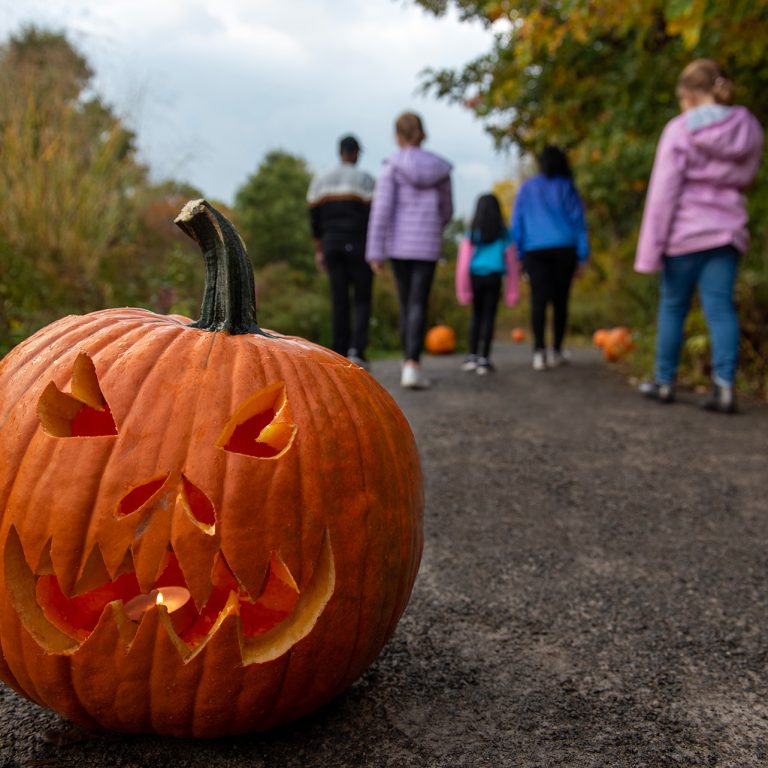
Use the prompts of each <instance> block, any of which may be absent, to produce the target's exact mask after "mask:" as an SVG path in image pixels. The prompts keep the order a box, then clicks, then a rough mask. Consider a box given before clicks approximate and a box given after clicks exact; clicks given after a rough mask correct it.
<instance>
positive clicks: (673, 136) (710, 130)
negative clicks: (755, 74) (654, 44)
mask: <svg viewBox="0 0 768 768" xmlns="http://www.w3.org/2000/svg"><path fill="white" fill-rule="evenodd" d="M732 93H733V84H732V83H731V81H730V80H728V79H727V78H726V76H725V75H724V74H723V72H722V70H720V68H719V67H718V65H717V64H716V63H715V62H714V61H712V60H710V59H697V60H695V61H693V62H691V64H689V65H688V66H687V67H686V68H685V69H684V70H683V72H682V74H681V75H680V78H679V79H678V85H677V97H678V99H679V101H680V108H681V112H682V113H681V114H680V115H678V116H677V117H675V118H673V119H672V120H670V121H669V123H667V125H666V127H665V128H664V131H663V133H662V135H661V139H660V140H659V145H658V147H657V149H656V158H655V160H654V164H653V171H652V173H651V180H650V183H649V187H648V195H647V198H646V202H645V211H644V212H643V220H642V223H641V226H640V237H639V241H638V245H637V255H636V259H635V270H636V271H638V272H658V271H661V296H660V301H659V310H658V320H657V324H658V327H657V336H656V362H655V371H654V380H653V381H651V382H645V383H644V384H642V385H641V387H640V390H641V392H642V393H643V394H644V395H645V396H647V397H650V398H653V399H655V400H658V401H659V402H663V403H669V402H672V401H673V400H674V398H675V376H676V373H677V366H678V359H679V356H680V349H681V346H682V341H683V328H684V325H685V318H686V315H687V314H688V310H689V308H690V304H691V299H692V298H693V294H694V291H695V290H696V288H697V287H698V289H699V295H700V297H701V303H702V307H703V309H704V313H705V315H706V318H707V325H708V327H709V332H710V336H711V341H712V369H713V390H712V394H711V396H710V397H709V398H708V399H707V400H706V402H705V403H704V407H705V408H707V409H709V410H715V411H720V412H723V413H733V412H734V411H735V410H736V404H735V400H734V396H733V381H734V377H735V374H736V364H737V358H738V350H739V321H738V317H737V315H736V308H735V306H734V303H733V288H734V284H735V280H736V272H737V269H738V263H739V257H740V255H741V254H742V253H744V251H745V250H746V247H747V243H748V234H747V212H746V201H745V198H744V190H745V189H746V188H747V187H748V186H749V184H750V183H751V182H752V180H753V179H754V177H755V175H756V173H757V170H758V167H759V165H760V158H761V154H762V146H763V131H762V129H761V127H760V124H759V123H758V121H757V119H756V118H755V117H754V116H753V115H752V114H751V113H750V112H749V111H748V110H747V109H745V108H744V107H738V106H731V98H732Z"/></svg>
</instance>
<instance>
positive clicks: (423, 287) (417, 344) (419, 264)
mask: <svg viewBox="0 0 768 768" xmlns="http://www.w3.org/2000/svg"><path fill="white" fill-rule="evenodd" d="M391 262H392V271H393V272H394V273H395V282H396V283H397V298H398V300H399V302H400V343H401V344H402V347H403V354H404V355H405V359H406V360H416V361H418V360H419V359H420V357H421V350H422V347H423V345H424V331H425V330H426V325H427V304H428V303H429V291H430V289H431V288H432V278H433V277H434V276H435V262H434V261H419V260H417V259H391Z"/></svg>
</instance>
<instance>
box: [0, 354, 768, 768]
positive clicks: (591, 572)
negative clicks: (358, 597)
mask: <svg viewBox="0 0 768 768" xmlns="http://www.w3.org/2000/svg"><path fill="white" fill-rule="evenodd" d="M529 358H530V352H529V350H527V349H526V348H523V347H522V346H514V345H512V344H498V345H497V346H496V350H495V362H496V365H497V371H496V373H495V374H493V375H490V376H487V377H479V376H476V375H475V374H472V373H463V372H460V371H459V364H460V362H461V361H460V358H458V357H456V356H448V357H441V358H428V359H427V360H426V361H425V366H426V368H427V370H428V371H429V372H430V374H431V375H432V376H433V379H434V386H433V387H432V388H431V389H430V390H427V391H421V392H415V391H403V390H400V388H399V385H398V382H399V366H398V363H397V361H382V362H377V363H375V364H374V371H373V372H374V375H375V376H376V377H377V378H378V379H379V380H380V381H381V382H382V383H383V384H384V385H385V386H386V387H387V388H388V389H390V391H391V392H392V393H393V394H394V396H395V397H396V399H397V400H398V402H399V403H400V405H401V407H402V408H403V410H404V411H405V413H406V415H407V416H408V418H409V420H410V422H411V425H412V427H413V430H414V433H415V434H416V438H417V442H418V444H419V449H420V452H421V456H422V462H423V466H424V471H425V481H426V512H425V542H426V543H425V551H424V558H423V562H422V566H421V571H420V573H419V577H418V579H417V582H416V586H415V588H414V592H413V596H412V599H411V602H410V604H409V606H408V608H407V610H406V612H405V614H404V616H403V618H402V620H401V622H400V625H399V626H398V629H397V631H396V633H395V635H394V636H393V638H392V639H391V641H390V642H389V644H388V645H387V647H386V648H385V649H384V651H383V653H382V654H381V656H380V657H379V659H378V660H377V662H376V663H375V664H374V665H373V666H372V667H371V668H370V669H369V671H368V672H367V673H366V674H365V675H364V676H363V677H362V678H361V679H360V680H359V681H358V682H357V683H356V684H355V685H354V686H353V687H352V688H351V689H350V690H349V691H347V692H346V693H345V694H343V695H342V696H341V697H339V698H338V699H336V700H335V701H334V702H333V703H331V704H330V705H328V706H326V707H325V708H324V709H322V710H321V711H319V712H317V713H315V714H314V715H312V716H310V717H308V718H305V719H304V720H302V721H299V722H297V723H294V724H291V725H289V726H286V727H283V728H281V729H279V730H277V731H274V732H271V733H268V734H256V735H249V736H243V737H238V738H233V739H221V740H212V741H186V740H181V741H180V740H175V739H168V738H160V737H155V736H124V735H119V734H90V733H84V732H83V731H81V730H80V729H77V728H73V727H71V726H69V725H68V724H67V723H66V722H64V721H62V720H61V719H60V718H59V717H58V716H57V715H55V714H53V713H50V712H47V711H45V710H42V709H40V708H39V707H37V706H36V705H34V704H31V703H29V702H27V701H25V700H23V699H21V698H20V697H18V696H17V695H16V694H14V693H13V692H11V691H10V690H9V689H7V688H3V687H2V686H0V768H11V767H12V766H13V767H14V768H15V767H16V766H45V767H46V768H57V767H61V768H64V767H67V768H68V767H69V766H72V767H74V766H77V767H78V768H81V767H83V768H90V767H91V766H94V767H98V768H111V767H112V766H125V767H126V768H128V767H130V768H134V767H136V768H139V767H141V768H154V767H155V766H157V767H158V768H160V767H161V766H162V767H165V766H174V767H176V766H179V767H187V766H188V767H189V768H198V766H200V767H201V768H203V767H205V768H219V766H228V767H229V768H233V767H235V768H237V767H238V766H248V767H249V768H261V767H262V766H263V767H264V768H267V767H269V768H274V767H275V766H288V767H293V766H296V767H299V766H300V767H301V768H314V766H317V767H318V768H319V767H320V766H322V767H323V768H334V767H335V766H363V767H366V766H371V767H373V766H376V767H379V766H393V767H394V766H397V767H398V768H400V767H402V768H407V767H411V766H413V768H417V767H418V768H425V767H428V766H441V767H442V766H467V767H472V768H474V767H475V766H515V767H517V766H519V767H520V768H534V767H536V768H553V767H554V766H568V767H569V768H581V767H582V766H584V767H587V766H589V767H590V768H598V766H601V767H602V768H616V767H619V768H623V767H624V766H627V767H630V766H631V767H632V768H640V766H647V767H648V768H664V767H666V766H686V767H691V768H692V767H694V766H695V767H698V766H733V767H734V768H736V767H737V766H738V768H746V767H748V766H766V765H768V668H767V667H768V633H767V632H766V624H767V621H768V611H767V610H766V608H767V607H768V599H767V597H766V595H768V568H767V567H766V549H767V545H768V501H767V498H768V493H766V486H767V482H768V406H766V405H762V404H758V403H742V413H740V414H738V415H736V416H723V415H719V414H711V413H706V412H703V411H702V410H700V409H699V408H698V405H697V402H696V400H697V398H696V397H695V396H694V395H692V394H686V393H683V394H682V396H681V398H680V402H679V403H677V404H675V405H659V404H656V403H653V402H649V401H645V400H642V399H641V398H640V397H639V396H638V395H637V394H636V393H635V392H634V391H633V390H632V388H631V387H630V386H628V384H627V383H626V381H625V380H624V378H623V377H622V376H621V375H620V373H619V372H618V371H617V370H615V369H612V368H610V367H608V366H606V365H605V364H603V363H602V362H601V361H600V360H599V359H598V357H597V355H596V354H595V353H594V352H593V351H592V350H577V351H576V353H575V355H574V359H573V361H572V364H571V365H569V366H567V367H562V368H559V369H556V370H550V371H546V372H534V371H532V370H531V367H530V359H529Z"/></svg>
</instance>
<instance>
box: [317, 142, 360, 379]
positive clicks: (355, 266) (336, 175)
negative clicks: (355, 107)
mask: <svg viewBox="0 0 768 768" xmlns="http://www.w3.org/2000/svg"><path fill="white" fill-rule="evenodd" d="M360 152H361V148H360V144H359V142H358V141H357V139H356V138H355V137H354V136H344V138H342V139H341V141H340V142H339V155H340V157H341V163H340V164H339V165H338V166H337V167H336V168H334V169H333V170H331V171H328V172H326V173H322V174H318V175H317V176H315V177H314V178H313V179H312V183H311V184H310V185H309V190H308V192H307V203H308V204H309V217H310V223H311V226H312V237H313V239H314V243H315V263H316V264H317V267H318V269H320V270H322V271H325V272H327V273H328V279H329V282H330V287H331V303H332V318H331V329H332V330H331V335H332V343H331V348H332V349H333V350H334V352H338V353H339V354H341V355H344V356H346V357H347V358H348V359H349V360H351V361H352V362H354V363H356V364H358V365H361V366H363V367H365V368H367V361H366V358H365V348H366V346H367V344H368V324H369V321H370V318H371V304H372V293H373V272H372V271H371V268H370V267H369V266H368V264H367V263H366V261H365V238H366V232H367V229H368V215H369V213H370V210H371V197H372V195H373V187H374V179H373V176H371V175H370V174H368V173H366V172H365V171H361V170H360V169H359V168H357V167H356V164H357V161H358V158H359V156H360ZM351 293H354V323H352V322H351V315H352V312H351V300H350V294H351Z"/></svg>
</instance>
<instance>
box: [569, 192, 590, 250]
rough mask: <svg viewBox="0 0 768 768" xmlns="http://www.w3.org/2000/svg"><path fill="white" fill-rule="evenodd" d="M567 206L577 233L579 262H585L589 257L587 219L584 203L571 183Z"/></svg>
mask: <svg viewBox="0 0 768 768" xmlns="http://www.w3.org/2000/svg"><path fill="white" fill-rule="evenodd" d="M566 207H567V214H568V218H569V220H570V222H571V226H572V227H573V231H574V233H575V235H576V255H577V256H578V258H579V262H580V263H581V264H583V263H584V262H585V261H586V260H587V258H588V257H589V236H588V235H587V220H586V217H585V216H584V203H583V202H582V201H581V197H580V196H579V193H578V191H577V190H576V187H575V186H574V185H573V184H570V185H569V189H568V200H567V203H566Z"/></svg>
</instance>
